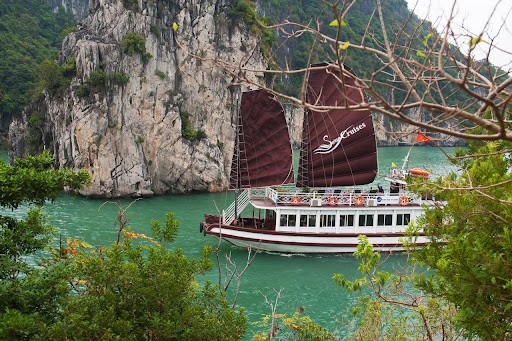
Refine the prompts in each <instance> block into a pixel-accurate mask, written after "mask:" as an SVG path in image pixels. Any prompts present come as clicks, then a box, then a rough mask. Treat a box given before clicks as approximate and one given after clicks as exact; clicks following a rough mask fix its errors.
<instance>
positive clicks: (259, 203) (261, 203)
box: [251, 198, 434, 210]
mask: <svg viewBox="0 0 512 341" xmlns="http://www.w3.org/2000/svg"><path fill="white" fill-rule="evenodd" d="M325 201H326V202H325V203H322V204H321V205H315V206H312V205H311V203H309V202H300V203H297V204H292V203H277V204H276V203H274V202H273V201H272V200H270V199H268V198H252V199H251V203H252V205H253V206H254V207H256V208H261V209H272V208H276V207H289V208H312V209H317V208H319V207H321V208H322V209H333V210H334V209H340V208H349V207H350V208H366V207H373V208H379V207H380V208H389V207H404V206H417V207H419V206H421V204H427V205H428V204H433V203H434V202H433V201H432V200H422V203H421V204H420V203H416V202H409V203H408V204H407V205H401V204H399V203H398V202H396V203H386V204H382V205H372V206H368V205H366V204H363V205H355V204H350V203H339V202H338V203H337V204H336V205H329V203H328V202H327V199H326V200H325Z"/></svg>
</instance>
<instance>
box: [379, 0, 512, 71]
mask: <svg viewBox="0 0 512 341" xmlns="http://www.w3.org/2000/svg"><path fill="white" fill-rule="evenodd" d="M384 1H385V0H384ZM407 3H408V7H409V9H410V10H413V8H414V6H415V4H416V3H417V5H416V9H415V10H414V13H415V14H416V15H417V16H418V17H419V18H420V19H423V18H427V19H428V20H429V21H430V22H432V23H433V24H434V26H435V27H437V28H438V31H441V29H442V28H444V27H446V23H447V21H448V18H449V15H450V12H451V10H452V6H453V4H454V0H407ZM494 9H496V10H495V11H494V13H493V10H494ZM454 13H455V16H454V17H455V22H454V25H452V29H453V30H454V31H455V32H456V33H458V34H466V33H467V31H469V32H470V34H472V35H473V36H478V35H479V34H480V33H481V32H482V31H484V36H483V39H484V40H485V41H486V42H484V43H479V44H478V45H477V50H476V51H475V53H477V54H476V55H475V57H476V58H477V59H482V58H484V57H485V53H486V52H487V50H488V49H489V44H488V43H487V42H490V40H491V38H492V39H494V44H495V45H496V47H497V48H493V49H492V50H491V51H492V52H491V54H490V59H491V62H492V63H493V64H495V65H496V66H500V67H502V68H504V69H506V70H510V69H512V1H511V0H456V3H455V12H454ZM488 20H489V24H488V25H487V27H486V23H487V21H488ZM503 23H505V25H504V26H503ZM462 27H464V28H465V29H466V30H464V29H463V28H462ZM468 41H469V38H468V37H465V38H464V42H463V43H459V44H458V45H459V46H461V47H468ZM500 49H502V50H505V51H499V50H500Z"/></svg>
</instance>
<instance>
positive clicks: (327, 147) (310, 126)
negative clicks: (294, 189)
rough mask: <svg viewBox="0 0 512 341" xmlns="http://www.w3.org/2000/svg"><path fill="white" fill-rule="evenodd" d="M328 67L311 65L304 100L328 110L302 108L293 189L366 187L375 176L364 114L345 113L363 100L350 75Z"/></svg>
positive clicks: (369, 130)
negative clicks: (301, 128)
mask: <svg viewBox="0 0 512 341" xmlns="http://www.w3.org/2000/svg"><path fill="white" fill-rule="evenodd" d="M326 66H327V64H321V65H313V66H312V69H311V70H310V73H309V79H308V87H307V94H306V102H307V103H308V104H311V105H314V106H317V107H318V106H330V107H336V109H333V110H328V111H320V110H311V109H307V110H306V112H305V116H304V126H303V127H304V128H303V141H302V146H301V156H300V164H299V174H298V179H297V186H299V187H331V186H351V185H365V184H369V183H371V182H372V181H373V180H374V179H375V176H376V174H377V147H376V143H375V133H374V129H373V123H372V117H371V113H370V111H369V110H348V109H346V108H347V107H349V106H355V105H358V104H360V103H364V102H365V101H366V98H365V95H364V93H363V91H362V89H361V87H360V86H359V85H358V83H357V82H356V79H355V77H354V76H353V73H352V72H351V71H349V70H347V69H345V70H344V71H343V74H342V73H341V72H340V70H339V68H336V67H334V66H332V67H326Z"/></svg>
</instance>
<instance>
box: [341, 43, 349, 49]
mask: <svg viewBox="0 0 512 341" xmlns="http://www.w3.org/2000/svg"><path fill="white" fill-rule="evenodd" d="M349 46H350V42H349V41H346V42H344V43H343V44H340V49H342V50H346V49H348V47H349Z"/></svg>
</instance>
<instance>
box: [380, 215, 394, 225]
mask: <svg viewBox="0 0 512 341" xmlns="http://www.w3.org/2000/svg"><path fill="white" fill-rule="evenodd" d="M391 225H393V215H392V214H379V215H378V216H377V226H391Z"/></svg>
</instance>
